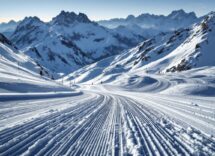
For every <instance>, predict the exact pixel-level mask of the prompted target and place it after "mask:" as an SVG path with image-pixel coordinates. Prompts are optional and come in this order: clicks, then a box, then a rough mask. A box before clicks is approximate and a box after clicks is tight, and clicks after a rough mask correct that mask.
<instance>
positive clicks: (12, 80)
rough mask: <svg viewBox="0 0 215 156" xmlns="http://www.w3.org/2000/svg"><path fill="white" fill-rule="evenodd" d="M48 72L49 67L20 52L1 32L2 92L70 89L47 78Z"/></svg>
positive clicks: (0, 89) (0, 70) (0, 65)
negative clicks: (46, 67)
mask: <svg viewBox="0 0 215 156" xmlns="http://www.w3.org/2000/svg"><path fill="white" fill-rule="evenodd" d="M48 73H49V72H48V71H47V69H45V68H44V67H42V66H41V65H40V64H38V63H35V62H34V61H33V60H31V59H30V58H29V57H28V56H26V55H25V54H22V53H20V52H19V51H18V50H17V49H16V47H14V45H13V44H12V43H11V42H10V41H9V40H8V39H7V38H6V37H5V36H4V35H2V34H0V93H17V92H19V93H26V92H29V93H32V92H50V91H65V90H68V89H65V87H62V86H61V85H58V84H56V83H55V82H52V81H51V80H50V79H49V78H47V77H49V75H48ZM42 75H44V76H46V77H42Z"/></svg>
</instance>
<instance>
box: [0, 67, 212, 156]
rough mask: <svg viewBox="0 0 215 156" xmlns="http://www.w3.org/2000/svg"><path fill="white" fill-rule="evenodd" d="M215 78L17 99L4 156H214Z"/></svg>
mask: <svg viewBox="0 0 215 156" xmlns="http://www.w3.org/2000/svg"><path fill="white" fill-rule="evenodd" d="M213 71H214V69H213V68H212V69H210V68H208V69H204V70H202V69H199V70H193V71H192V73H193V74H188V73H189V72H186V73H187V74H185V73H182V74H169V75H165V76H162V75H161V76H158V75H157V76H156V75H145V76H144V74H142V75H141V73H138V72H137V73H135V74H134V73H132V74H131V75H129V74H128V75H124V76H122V77H121V78H119V79H117V80H116V81H113V82H111V83H104V84H100V82H98V83H97V84H95V83H94V84H93V85H92V83H82V84H79V85H78V84H77V85H76V86H73V89H74V90H77V91H76V94H74V92H71V95H68V94H67V95H66V94H63V95H62V96H60V97H58V96H45V97H42V98H41V97H40V98H39V99H37V98H33V99H28V98H27V99H26V98H23V99H21V100H13V95H11V94H10V98H6V99H4V101H3V102H0V155H1V156H17V155H23V156H24V155H29V156H30V155H41V156H44V155H56V156H59V155H71V156H75V155H77V156H79V155H84V156H86V155H98V156H101V155H135V156H136V155H151V156H154V155H158V156H159V155H161V156H166V155H168V156H173V155H181V156H184V155H205V156H213V155H214V154H215V137H214V134H215V97H214V89H213V88H214V76H213V74H212V73H213ZM208 73H210V76H207V74H208ZM188 75H189V76H188ZM185 80H186V81H185ZM68 84H69V83H68ZM203 84H205V85H203ZM209 86H210V87H209ZM203 90H204V93H206V91H208V93H210V94H202V92H203ZM72 93H73V94H72ZM77 93H78V94H77ZM14 94H15V93H14ZM15 95H16V96H17V94H15ZM5 96H7V94H5ZM20 96H21V95H20ZM21 97H25V95H24V94H22V96H21Z"/></svg>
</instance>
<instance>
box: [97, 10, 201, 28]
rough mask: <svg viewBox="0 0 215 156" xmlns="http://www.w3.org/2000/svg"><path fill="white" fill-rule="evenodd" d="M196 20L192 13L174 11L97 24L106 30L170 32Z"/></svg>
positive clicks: (130, 16)
mask: <svg viewBox="0 0 215 156" xmlns="http://www.w3.org/2000/svg"><path fill="white" fill-rule="evenodd" d="M197 20H198V18H197V17H196V14H195V13H194V12H190V13H186V12H185V11H184V10H176V11H173V12H172V13H170V14H169V15H168V16H164V15H153V14H148V13H147V14H141V15H139V16H137V17H135V16H134V15H129V16H128V17H127V18H114V19H110V20H101V21H98V23H99V24H100V25H102V26H105V27H108V28H117V27H119V26H127V25H137V26H139V27H141V28H143V29H145V30H147V29H149V30H159V31H170V30H176V29H179V28H183V27H187V26H189V25H190V24H192V23H194V22H196V21H197Z"/></svg>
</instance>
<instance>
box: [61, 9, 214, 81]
mask: <svg viewBox="0 0 215 156" xmlns="http://www.w3.org/2000/svg"><path fill="white" fill-rule="evenodd" d="M214 43H215V13H214V12H212V13H210V14H208V15H206V16H204V18H203V19H202V20H201V21H200V22H197V23H196V24H194V25H193V26H191V27H189V28H186V29H178V30H177V31H174V32H168V33H161V34H159V35H157V36H155V37H153V38H151V39H149V40H147V41H144V42H142V43H141V44H140V45H138V46H137V47H135V48H132V49H130V50H128V51H127V52H124V53H122V54H120V55H117V56H113V57H109V58H107V59H104V60H101V61H99V62H97V63H94V64H92V65H89V66H86V67H84V68H82V69H79V70H77V71H75V72H73V73H72V74H70V75H68V76H66V77H65V78H64V79H65V80H68V81H71V80H72V81H73V80H74V81H75V82H100V81H106V82H109V81H113V80H115V79H116V77H118V76H121V75H126V74H127V73H129V72H134V71H141V72H143V73H144V72H145V73H167V72H179V71H184V70H189V69H192V68H199V67H205V66H215V61H214V57H215V53H214V49H215V44H214Z"/></svg>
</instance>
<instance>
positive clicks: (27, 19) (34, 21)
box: [19, 16, 43, 27]
mask: <svg viewBox="0 0 215 156" xmlns="http://www.w3.org/2000/svg"><path fill="white" fill-rule="evenodd" d="M40 23H43V22H42V21H41V20H40V19H39V18H38V17H36V16H34V17H25V18H24V20H23V21H22V22H21V23H20V24H19V27H20V26H27V25H34V26H35V25H38V24H40Z"/></svg>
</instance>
